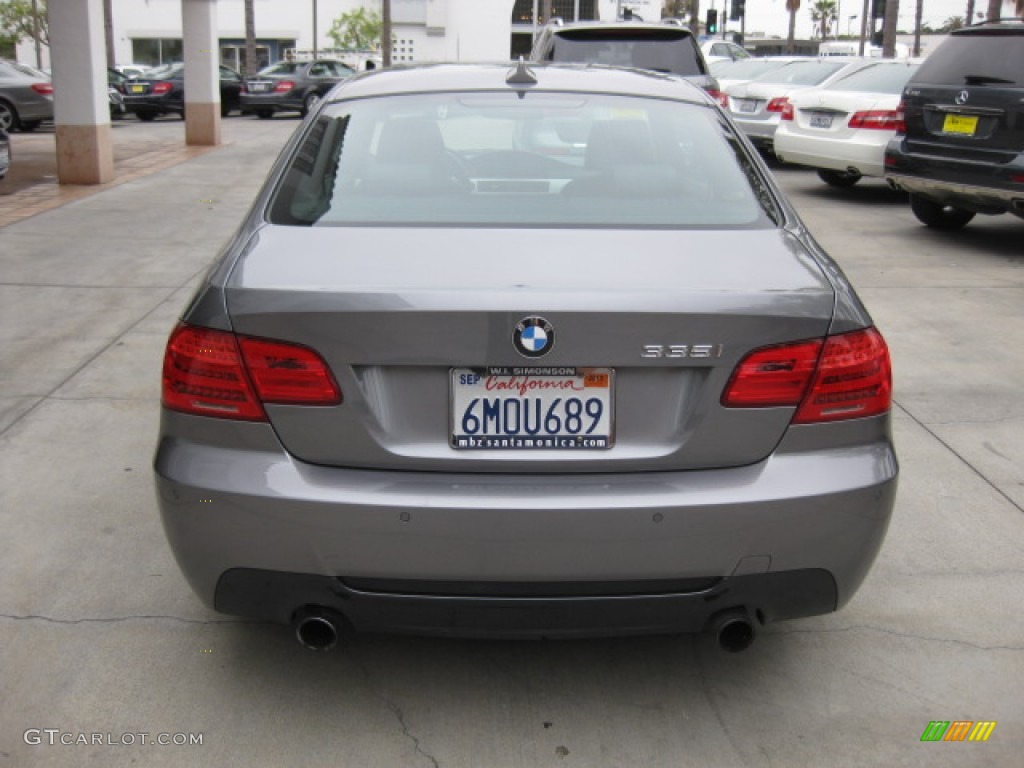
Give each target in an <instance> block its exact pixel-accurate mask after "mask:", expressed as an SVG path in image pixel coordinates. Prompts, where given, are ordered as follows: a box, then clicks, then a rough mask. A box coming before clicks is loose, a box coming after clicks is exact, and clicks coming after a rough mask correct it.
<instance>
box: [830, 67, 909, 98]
mask: <svg viewBox="0 0 1024 768" xmlns="http://www.w3.org/2000/svg"><path fill="white" fill-rule="evenodd" d="M919 66H920V65H918V64H909V63H905V62H900V63H898V64H883V63H878V64H871V65H869V66H867V67H865V68H864V69H859V70H857V71H856V72H854V73H853V74H852V75H847V76H846V77H841V78H839V79H838V80H836V81H835V82H834V83H832V85H830V86H828V89H829V90H830V91H860V92H865V93H891V94H896V93H900V92H902V91H903V86H905V85H906V84H907V81H908V80H909V79H910V78H911V76H912V75H913V74H914V72H916V71H917V68H918V67H919Z"/></svg>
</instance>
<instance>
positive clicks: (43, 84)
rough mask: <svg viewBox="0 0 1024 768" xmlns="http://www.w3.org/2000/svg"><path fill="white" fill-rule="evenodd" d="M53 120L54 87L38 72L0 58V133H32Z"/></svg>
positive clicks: (48, 79)
mask: <svg viewBox="0 0 1024 768" xmlns="http://www.w3.org/2000/svg"><path fill="white" fill-rule="evenodd" d="M44 120H53V84H52V83H51V82H50V78H48V77H47V76H46V75H44V74H43V73H42V72H40V71H39V70H36V69H33V68H32V67H26V66H24V65H22V64H18V63H17V62H14V61H7V60H6V59H0V130H3V131H16V130H22V131H34V130H35V129H36V128H38V127H39V124H40V123H42V122H43V121H44Z"/></svg>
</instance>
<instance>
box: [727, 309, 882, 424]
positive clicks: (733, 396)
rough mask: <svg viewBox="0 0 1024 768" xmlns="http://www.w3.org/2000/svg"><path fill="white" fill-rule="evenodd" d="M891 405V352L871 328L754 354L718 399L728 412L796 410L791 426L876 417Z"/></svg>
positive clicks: (749, 356)
mask: <svg viewBox="0 0 1024 768" xmlns="http://www.w3.org/2000/svg"><path fill="white" fill-rule="evenodd" d="M891 401H892V369H891V366H890V363H889V349H888V347H887V346H886V344H885V340H884V339H883V338H882V335H881V334H880V333H878V331H876V330H875V329H874V328H868V329H866V330H863V331H855V332H853V333H844V334H841V335H838V336H829V337H828V338H826V339H825V340H824V342H822V341H821V340H817V339H815V340H811V341H802V342H797V343H795V344H784V345H780V346H777V347H765V348H764V349H758V350H754V351H753V352H751V353H750V354H749V355H747V356H746V357H745V358H744V359H743V360H742V361H740V364H739V365H738V366H737V367H736V370H735V371H734V372H733V375H732V378H731V379H730V380H729V384H728V386H727V387H726V389H725V394H724V395H722V405H724V406H726V407H729V408H767V407H778V406H798V407H797V410H796V413H795V415H794V416H793V423H794V424H811V423H816V422H825V421H840V420H842V419H859V418H863V417H866V416H876V415H878V414H880V413H885V412H886V411H888V410H889V407H890V404H891Z"/></svg>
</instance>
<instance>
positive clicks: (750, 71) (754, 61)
mask: <svg viewBox="0 0 1024 768" xmlns="http://www.w3.org/2000/svg"><path fill="white" fill-rule="evenodd" d="M706 58H707V57H706V56H705V59H706ZM806 60H807V57H806V56H756V57H755V56H751V57H750V58H748V59H736V60H735V61H734V60H732V59H719V60H717V61H714V62H711V63H709V65H708V66H709V68H710V69H711V74H712V75H714V76H715V79H716V80H717V81H718V87H719V88H720V89H721V90H723V91H724V90H725V89H726V88H728V87H729V86H730V85H739V84H740V83H749V82H750V81H751V80H753V79H754V78H757V77H760V76H761V75H763V74H766V73H768V72H771V71H772V70H773V69H778V68H779V67H781V66H782V65H784V64H789V62H791V61H806Z"/></svg>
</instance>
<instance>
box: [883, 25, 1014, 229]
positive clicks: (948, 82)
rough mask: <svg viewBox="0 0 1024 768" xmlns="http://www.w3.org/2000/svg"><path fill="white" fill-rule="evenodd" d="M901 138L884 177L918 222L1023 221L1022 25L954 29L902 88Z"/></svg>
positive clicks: (889, 153) (890, 150)
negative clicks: (1007, 217)
mask: <svg viewBox="0 0 1024 768" xmlns="http://www.w3.org/2000/svg"><path fill="white" fill-rule="evenodd" d="M901 108H902V111H903V115H904V122H905V132H901V133H898V134H897V135H896V136H895V138H893V139H892V141H890V142H889V146H888V147H887V148H886V152H885V166H886V174H885V175H886V178H887V179H889V180H890V181H891V182H892V183H894V184H896V185H898V186H899V187H901V188H903V189H905V190H907V191H908V192H910V206H911V208H912V209H913V211H914V215H916V216H917V218H918V219H920V220H921V221H922V222H923V223H925V224H927V225H928V226H929V227H934V228H936V229H959V228H960V227H963V226H964V225H965V224H967V222H969V221H970V220H971V219H973V218H974V216H975V214H978V213H989V214H994V213H1007V212H1009V213H1014V214H1016V215H1017V216H1021V217H1024V22H1022V20H1021V19H1003V20H1002V21H995V22H991V23H984V24H976V25H974V26H971V27H965V28H963V29H959V30H957V31H955V32H953V33H952V35H950V37H949V39H947V40H946V41H945V42H944V43H943V44H942V45H940V46H939V47H938V48H937V49H936V50H935V52H934V53H932V54H931V55H930V56H929V57H928V58H927V59H925V61H924V63H923V64H922V65H921V68H920V69H918V70H917V73H916V74H915V75H914V76H913V78H911V80H910V82H909V83H908V84H907V86H906V88H904V89H903V100H902V104H901Z"/></svg>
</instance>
